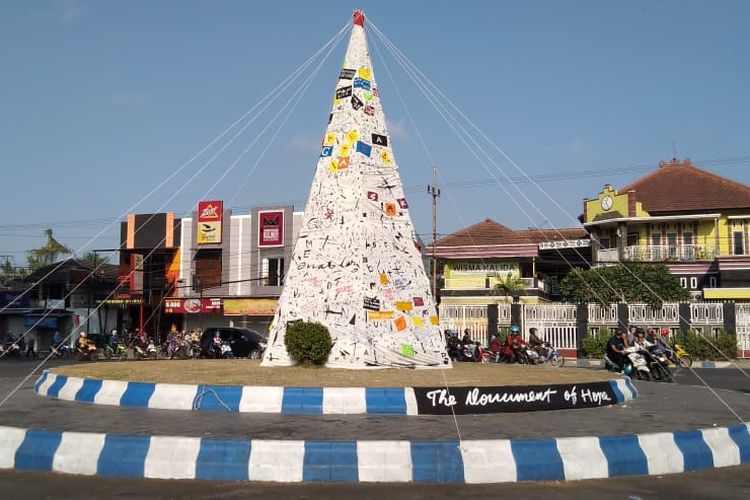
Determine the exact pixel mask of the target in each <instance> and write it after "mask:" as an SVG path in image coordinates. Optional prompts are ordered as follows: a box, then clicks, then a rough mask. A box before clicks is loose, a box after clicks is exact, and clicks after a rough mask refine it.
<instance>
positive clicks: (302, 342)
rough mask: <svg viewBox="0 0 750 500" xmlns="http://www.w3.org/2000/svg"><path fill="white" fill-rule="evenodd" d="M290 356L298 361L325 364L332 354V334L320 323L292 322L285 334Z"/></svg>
mask: <svg viewBox="0 0 750 500" xmlns="http://www.w3.org/2000/svg"><path fill="white" fill-rule="evenodd" d="M284 345H286V350H287V352H288V353H289V357H290V358H292V360H294V361H295V362H296V363H298V364H302V363H311V364H313V365H323V364H325V362H326V361H327V360H328V355H329V354H331V347H332V346H333V343H332V342H331V334H330V333H328V328H326V327H325V326H323V325H321V324H320V323H308V322H306V321H296V322H294V323H290V324H289V326H288V327H287V329H286V335H285V336H284Z"/></svg>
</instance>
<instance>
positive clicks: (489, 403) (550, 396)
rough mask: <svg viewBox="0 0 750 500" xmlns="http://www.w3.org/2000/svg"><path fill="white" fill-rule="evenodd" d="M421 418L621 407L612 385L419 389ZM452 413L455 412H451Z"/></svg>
mask: <svg viewBox="0 0 750 500" xmlns="http://www.w3.org/2000/svg"><path fill="white" fill-rule="evenodd" d="M414 394H415V396H416V399H417V408H418V411H419V414H420V415H450V414H451V413H453V412H455V413H456V414H457V415H470V414H479V413H515V412H523V411H543V410H570V409H575V408H595V407H598V406H607V405H613V404H617V397H616V396H615V393H614V391H613V390H612V385H611V384H610V383H609V382H593V383H586V384H562V385H526V386H502V387H472V386H468V387H451V388H450V389H449V390H448V389H446V388H445V387H415V388H414ZM451 409H452V410H451Z"/></svg>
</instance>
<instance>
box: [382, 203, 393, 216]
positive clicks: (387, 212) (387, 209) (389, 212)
mask: <svg viewBox="0 0 750 500" xmlns="http://www.w3.org/2000/svg"><path fill="white" fill-rule="evenodd" d="M384 211H385V215H387V216H388V217H395V216H396V204H395V203H386V204H385V208H384Z"/></svg>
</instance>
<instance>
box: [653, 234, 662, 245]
mask: <svg viewBox="0 0 750 500" xmlns="http://www.w3.org/2000/svg"><path fill="white" fill-rule="evenodd" d="M651 246H654V247H658V246H661V233H651Z"/></svg>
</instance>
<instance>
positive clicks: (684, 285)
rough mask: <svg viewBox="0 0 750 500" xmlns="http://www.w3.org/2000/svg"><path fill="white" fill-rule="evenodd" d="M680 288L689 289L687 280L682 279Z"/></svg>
mask: <svg viewBox="0 0 750 500" xmlns="http://www.w3.org/2000/svg"><path fill="white" fill-rule="evenodd" d="M680 286H681V287H682V288H687V278H680Z"/></svg>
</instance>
